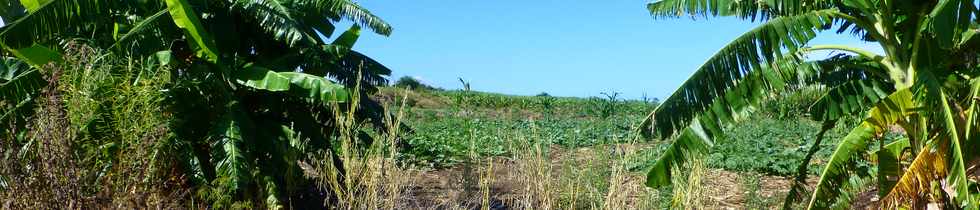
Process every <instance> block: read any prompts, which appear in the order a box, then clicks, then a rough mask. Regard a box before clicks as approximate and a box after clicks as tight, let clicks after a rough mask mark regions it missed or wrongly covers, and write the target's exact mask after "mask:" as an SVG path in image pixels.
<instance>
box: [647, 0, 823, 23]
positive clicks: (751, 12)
mask: <svg viewBox="0 0 980 210" xmlns="http://www.w3.org/2000/svg"><path fill="white" fill-rule="evenodd" d="M838 4H839V2H838V1H834V0H769V1H756V0H662V1H657V2H654V3H650V4H647V10H649V11H650V14H652V15H653V16H654V17H657V18H674V17H682V16H685V15H689V16H693V17H708V16H736V17H739V18H742V19H759V20H768V19H771V18H775V17H778V16H794V15H799V14H803V13H807V12H811V11H816V10H823V9H833V8H837V7H838Z"/></svg>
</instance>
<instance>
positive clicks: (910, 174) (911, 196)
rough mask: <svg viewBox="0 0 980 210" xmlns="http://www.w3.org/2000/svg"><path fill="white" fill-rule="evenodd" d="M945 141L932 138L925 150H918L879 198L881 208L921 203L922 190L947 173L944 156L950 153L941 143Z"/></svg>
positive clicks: (906, 206) (895, 207)
mask: <svg viewBox="0 0 980 210" xmlns="http://www.w3.org/2000/svg"><path fill="white" fill-rule="evenodd" d="M947 141H949V140H948V139H944V140H934V141H933V142H931V143H930V144H928V145H927V146H926V149H925V150H923V151H922V152H919V154H918V155H917V156H916V157H915V160H914V161H912V165H910V166H909V168H908V169H906V171H905V174H904V175H902V178H901V179H899V180H898V182H897V183H896V184H895V186H894V187H893V188H892V190H891V191H889V193H888V195H887V196H885V197H884V198H883V199H881V206H880V207H881V208H882V209H899V208H915V206H919V205H921V204H922V202H923V200H922V197H921V196H923V193H924V192H931V191H932V182H933V181H935V179H936V178H937V177H945V176H947V174H948V173H949V168H948V167H949V166H948V165H946V162H947V160H946V157H947V156H948V155H950V154H949V152H950V151H949V148H948V147H946V146H943V145H942V144H945V143H943V142H947Z"/></svg>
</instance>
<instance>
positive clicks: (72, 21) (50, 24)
mask: <svg viewBox="0 0 980 210" xmlns="http://www.w3.org/2000/svg"><path fill="white" fill-rule="evenodd" d="M117 2H118V1H110V0H53V1H48V2H44V3H43V4H41V5H38V7H37V9H36V10H34V11H33V12H30V14H28V15H26V16H24V17H22V18H20V19H18V20H17V21H13V22H7V24H9V25H7V26H4V27H3V31H2V32H0V43H3V44H4V45H6V48H8V49H20V48H24V47H28V46H31V45H32V44H34V43H38V42H41V41H49V40H43V39H49V38H52V37H53V35H61V36H65V37H67V36H75V37H88V36H89V34H86V33H84V32H90V31H93V30H109V29H111V27H109V28H99V26H98V25H94V24H91V23H97V22H103V23H108V22H112V21H111V19H109V18H111V17H112V15H111V14H110V11H111V10H112V8H116V7H117V6H118V4H117ZM5 21H6V20H5ZM38 39H42V40H38Z"/></svg>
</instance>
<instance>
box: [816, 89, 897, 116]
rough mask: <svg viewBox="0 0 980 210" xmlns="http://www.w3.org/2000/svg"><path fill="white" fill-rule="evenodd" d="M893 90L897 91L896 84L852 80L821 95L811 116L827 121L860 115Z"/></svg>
mask: <svg viewBox="0 0 980 210" xmlns="http://www.w3.org/2000/svg"><path fill="white" fill-rule="evenodd" d="M892 92H895V88H894V86H892V85H891V84H882V83H881V82H878V80H862V79H858V80H851V81H849V82H847V83H844V84H842V85H840V86H837V87H834V88H833V89H830V91H828V92H827V93H826V94H824V95H823V96H821V97H820V99H818V100H817V101H816V102H815V103H814V104H813V106H811V107H810V113H811V114H810V116H811V117H812V118H813V119H814V120H819V121H827V120H836V119H840V118H841V117H845V116H854V115H858V114H860V113H862V112H864V111H867V110H868V108H869V107H872V106H874V104H877V103H878V101H879V100H881V99H883V98H885V97H888V94H890V93H892Z"/></svg>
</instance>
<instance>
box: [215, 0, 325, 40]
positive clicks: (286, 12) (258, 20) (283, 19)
mask: <svg viewBox="0 0 980 210" xmlns="http://www.w3.org/2000/svg"><path fill="white" fill-rule="evenodd" d="M289 5H291V2H290V1H289V0H261V1H253V0H237V1H234V2H233V3H232V6H233V8H232V9H234V10H241V11H242V13H245V14H247V15H243V16H244V17H245V18H248V19H251V21H253V22H254V23H255V24H256V25H257V26H258V27H259V28H260V29H262V30H263V31H265V33H266V34H269V35H272V37H273V39H275V40H278V41H283V42H285V43H287V44H288V45H290V46H292V45H295V44H296V43H297V42H300V41H303V40H305V41H306V42H307V43H308V44H315V43H316V41H315V40H316V39H317V37H316V34H311V33H308V32H309V30H307V28H309V26H308V25H306V24H303V23H302V22H301V20H298V19H297V18H299V17H296V16H298V15H299V14H294V13H296V10H295V9H294V8H292V7H289ZM321 21H327V20H326V19H323V20H321Z"/></svg>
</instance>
